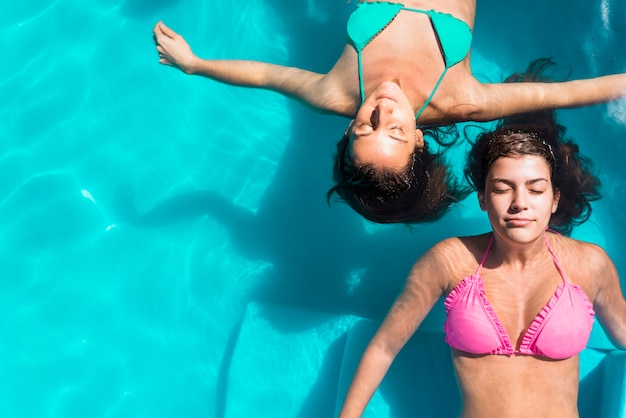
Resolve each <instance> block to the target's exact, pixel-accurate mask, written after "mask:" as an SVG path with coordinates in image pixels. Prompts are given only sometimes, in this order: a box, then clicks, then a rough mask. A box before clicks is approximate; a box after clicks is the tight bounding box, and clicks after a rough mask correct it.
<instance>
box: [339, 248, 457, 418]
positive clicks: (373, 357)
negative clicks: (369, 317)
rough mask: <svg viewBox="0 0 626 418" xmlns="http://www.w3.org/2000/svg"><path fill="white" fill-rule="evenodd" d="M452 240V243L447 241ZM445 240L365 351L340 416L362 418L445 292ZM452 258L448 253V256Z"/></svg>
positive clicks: (412, 277)
mask: <svg viewBox="0 0 626 418" xmlns="http://www.w3.org/2000/svg"><path fill="white" fill-rule="evenodd" d="M448 241H450V240H448ZM448 246H449V244H447V243H446V242H445V241H444V242H443V243H440V244H437V245H436V246H435V247H433V248H432V249H431V250H430V251H429V252H427V253H426V254H425V255H424V256H423V257H422V258H420V260H418V262H417V263H416V264H415V265H414V266H413V268H412V269H411V272H410V274H409V277H408V279H407V282H406V285H405V287H404V289H403V291H402V293H401V294H400V296H398V298H397V300H396V301H395V303H394V304H393V306H392V307H391V310H390V311H389V313H388V314H387V316H386V317H385V320H384V321H383V323H382V324H381V326H380V328H379V329H378V331H377V332H376V334H375V335H374V337H373V338H372V340H371V341H370V343H369V345H368V346H367V348H366V349H365V353H364V354H363V357H362V358H361V361H360V363H359V366H358V367H357V370H356V373H355V375H354V377H353V379H352V383H351V384H350V388H349V389H348V393H347V395H346V399H345V401H344V404H343V407H342V409H341V413H340V415H339V416H340V417H341V418H348V417H360V416H361V415H362V414H363V411H365V408H366V407H367V404H368V403H369V401H370V399H371V397H372V396H373V395H374V392H375V391H376V388H377V387H378V386H379V385H380V383H381V382H382V380H383V378H384V376H385V374H386V373H387V370H389V367H390V366H391V363H392V362H393V360H394V359H395V357H396V355H397V354H398V352H400V350H401V349H402V347H403V346H404V345H405V344H406V342H407V341H408V340H409V338H411V336H412V335H413V333H414V332H415V330H416V329H417V327H418V326H419V325H420V324H421V322H422V321H423V320H424V318H425V317H426V315H427V314H428V312H429V311H430V310H431V309H432V307H433V306H434V304H435V303H436V302H437V299H439V297H440V296H441V295H442V294H443V293H444V292H445V289H446V288H447V282H446V280H445V279H444V277H445V276H446V274H442V271H445V270H446V266H443V265H441V261H440V260H442V258H441V256H440V255H441V254H443V255H444V256H445V253H446V251H447V250H446V249H445V248H446V247H448ZM448 256H449V254H448Z"/></svg>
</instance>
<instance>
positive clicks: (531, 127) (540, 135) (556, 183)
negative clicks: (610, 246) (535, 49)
mask: <svg viewBox="0 0 626 418" xmlns="http://www.w3.org/2000/svg"><path fill="white" fill-rule="evenodd" d="M553 65H554V63H553V62H552V61H551V60H549V59H540V60H536V61H533V63H531V65H530V66H529V67H528V70H527V71H526V73H518V74H514V75H513V76H511V77H509V78H508V79H507V80H506V81H507V82H524V81H551V80H550V79H548V78H546V77H545V75H544V73H545V70H547V69H548V68H549V67H551V66H553ZM565 134H566V128H565V126H563V125H561V124H559V123H558V121H557V118H556V113H555V111H554V110H545V111H539V112H533V113H526V114H521V115H516V116H512V117H510V118H506V119H503V120H501V121H500V122H499V123H498V124H497V126H496V129H495V130H493V131H490V132H483V133H482V134H480V135H479V136H478V138H477V139H476V141H475V142H474V144H473V146H472V148H471V150H470V152H469V155H468V158H467V161H466V166H465V178H466V179H467V180H468V181H469V183H470V184H471V186H472V187H473V188H474V189H475V190H476V191H480V192H483V191H484V190H485V180H486V176H487V172H488V171H489V168H490V167H491V166H492V164H493V163H494V162H495V161H496V160H497V159H498V158H501V157H520V156H524V155H538V156H540V157H542V158H544V159H545V160H546V161H547V162H548V164H549V165H550V171H551V175H552V187H553V189H554V191H555V192H556V191H557V190H558V192H559V193H560V199H559V206H558V208H557V210H556V212H555V213H554V214H552V217H551V218H550V227H551V228H553V229H555V230H557V231H559V232H561V233H563V234H565V235H569V234H571V232H572V230H573V227H574V226H577V225H580V224H582V223H584V222H585V221H586V220H587V219H589V217H590V216H591V209H592V208H591V203H590V202H592V201H594V200H598V199H600V198H601V197H602V195H601V192H600V190H601V187H602V185H601V183H600V180H599V179H598V177H597V176H596V175H595V174H594V169H593V162H592V161H591V160H590V159H589V158H588V157H586V156H585V155H583V154H581V153H580V150H579V147H578V145H576V144H575V143H574V142H573V141H572V140H571V139H567V138H566V137H565Z"/></svg>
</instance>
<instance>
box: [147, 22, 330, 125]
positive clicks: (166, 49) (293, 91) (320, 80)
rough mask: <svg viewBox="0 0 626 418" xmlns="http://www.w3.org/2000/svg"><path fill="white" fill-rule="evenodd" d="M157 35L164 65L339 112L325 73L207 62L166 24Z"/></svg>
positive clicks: (257, 63)
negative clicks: (268, 91) (265, 90)
mask: <svg viewBox="0 0 626 418" xmlns="http://www.w3.org/2000/svg"><path fill="white" fill-rule="evenodd" d="M153 32H154V43H155V45H156V50H157V52H158V53H159V62H160V63H161V64H163V65H169V66H171V67H174V68H177V69H179V70H181V71H183V72H184V73H186V74H190V75H200V76H203V77H207V78H210V79H212V80H216V81H219V82H222V83H226V84H231V85H235V86H243V87H256V88H262V89H267V90H272V91H275V92H277V93H280V94H283V95H285V96H288V97H291V98H293V99H296V100H298V101H300V102H302V103H303V104H305V105H309V106H311V107H313V108H314V109H317V110H321V111H326V112H331V113H336V110H335V109H334V108H333V104H332V101H333V100H332V97H330V96H332V95H333V94H334V91H336V89H333V88H332V86H331V85H330V83H329V82H328V81H327V80H326V79H325V75H324V74H319V73H314V72H311V71H307V70H303V69H300V68H295V67H286V66H282V65H276V64H270V63H265V62H260V61H246V60H205V59H202V58H200V57H198V56H197V55H196V54H194V52H193V51H192V50H191V47H190V46H189V44H188V43H187V41H185V39H184V38H183V37H182V36H181V35H179V34H178V33H176V32H174V31H173V30H172V29H170V28H169V27H167V26H166V25H165V24H164V23H163V22H158V23H157V24H156V25H155V26H154V30H153Z"/></svg>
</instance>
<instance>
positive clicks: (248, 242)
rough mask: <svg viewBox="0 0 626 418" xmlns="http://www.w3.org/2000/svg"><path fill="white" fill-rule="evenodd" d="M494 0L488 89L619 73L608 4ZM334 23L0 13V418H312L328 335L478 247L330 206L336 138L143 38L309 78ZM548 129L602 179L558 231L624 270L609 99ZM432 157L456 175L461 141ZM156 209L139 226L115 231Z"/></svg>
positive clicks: (32, 8) (298, 111) (142, 1)
mask: <svg viewBox="0 0 626 418" xmlns="http://www.w3.org/2000/svg"><path fill="white" fill-rule="evenodd" d="M501 3H502V2H500V3H499V2H495V1H492V0H488V1H487V0H486V1H483V2H482V3H480V4H479V6H478V9H479V12H478V15H477V24H476V28H477V30H476V34H475V35H476V36H475V43H474V53H473V54H474V55H473V60H474V66H475V69H476V71H477V72H478V73H479V74H481V76H482V77H484V78H485V79H490V80H494V81H497V80H500V79H501V78H502V76H503V75H506V74H509V73H511V72H513V71H517V70H520V69H523V68H525V67H526V65H527V64H528V62H529V61H531V60H532V59H534V58H537V57H541V56H551V57H553V58H554V60H555V61H556V62H558V63H559V64H560V65H561V66H562V68H563V69H564V70H563V71H564V73H567V71H569V68H570V66H571V71H572V75H571V76H572V78H583V77H588V76H594V75H600V74H607V73H611V72H623V71H626V58H625V57H623V55H624V54H621V53H620V52H619V51H622V50H623V39H626V11H625V7H626V6H624V5H622V4H621V3H619V2H618V1H593V2H588V1H586V2H583V1H577V2H575V3H573V4H572V3H571V2H568V3H564V2H561V3H560V4H559V3H554V4H552V3H550V4H544V3H543V2H541V1H539V0H530V1H527V2H524V4H519V5H517V4H501ZM353 8H354V4H353V3H350V4H347V3H346V2H343V1H335V2H325V3H321V2H312V1H308V0H307V1H302V2H293V1H287V0H247V1H245V2H243V3H237V4H236V5H233V3H232V2H226V1H220V2H211V3H209V2H203V1H198V0H192V1H187V2H182V1H178V0H158V1H157V0H155V1H147V0H125V1H122V0H96V1H94V2H81V1H79V0H57V1H43V0H32V1H30V2H27V3H25V2H12V3H11V4H10V5H9V6H5V7H4V8H3V12H2V13H0V34H1V36H0V46H1V47H2V48H1V49H2V51H3V55H4V59H3V63H4V64H3V65H2V66H0V80H1V81H0V97H2V101H1V103H0V120H1V122H2V123H0V173H2V174H3V175H2V176H0V249H1V250H0V274H1V276H0V313H1V314H2V315H1V318H2V321H1V322H0V323H1V328H0V329H1V332H2V333H1V334H0V341H1V343H0V349H1V352H2V354H3V355H2V356H1V357H0V376H1V377H0V394H2V395H0V411H2V416H4V417H16V418H17V417H20V418H21V417H68V418H69V417H151V418H154V417H157V418H160V417H181V416H184V417H205V416H214V415H215V416H243V415H244V414H245V413H244V411H245V410H246V409H245V407H248V408H256V409H255V410H256V414H257V415H256V416H269V417H271V416H321V415H320V414H322V415H323V412H324V411H326V412H328V411H330V412H329V413H331V414H332V410H333V408H334V401H335V398H336V397H337V395H336V393H337V391H338V390H340V388H339V383H336V382H337V380H338V377H337V375H336V374H338V373H339V372H338V371H337V370H339V369H340V364H338V362H340V360H341V358H342V354H341V351H342V345H341V344H343V342H345V341H344V340H345V339H346V338H347V337H342V336H343V335H344V333H345V330H347V329H349V328H350V327H352V326H353V325H354V324H355V323H357V321H358V320H359V318H361V317H364V318H369V319H373V320H377V319H380V318H381V317H382V315H384V312H385V310H386V308H387V307H388V305H389V303H390V302H391V300H392V299H393V297H394V295H395V294H396V292H397V291H398V289H399V287H400V286H401V284H402V282H403V280H404V277H405V275H406V272H407V270H408V268H409V267H410V265H411V264H412V263H413V261H414V260H415V259H416V257H417V256H418V255H419V254H420V253H421V252H422V251H423V250H425V249H426V248H428V247H429V246H430V245H431V244H432V243H433V242H435V241H437V240H439V239H441V238H444V237H447V236H449V235H452V234H459V233H464V234H471V233H478V232H482V231H484V230H485V229H486V228H487V224H486V220H485V219H483V217H482V216H481V215H480V213H479V209H478V207H477V205H476V204H475V202H474V200H473V197H470V198H469V199H467V200H466V201H465V202H463V203H462V204H460V205H459V206H458V207H455V208H454V209H453V211H452V213H450V214H449V215H448V216H447V217H446V222H441V223H438V224H435V225H424V226H419V227H416V228H413V230H412V231H409V230H406V229H404V228H400V227H373V226H371V225H368V224H366V223H364V222H363V221H362V220H360V219H359V218H358V217H357V216H356V215H355V214H353V213H352V212H351V211H350V210H348V208H346V207H345V206H344V205H341V204H336V205H334V206H333V207H332V208H329V207H328V206H327V205H326V203H325V196H324V194H325V192H326V190H327V189H328V187H330V185H331V182H330V175H331V173H330V159H331V154H332V151H333V148H334V143H335V139H336V138H337V137H338V134H340V133H341V132H343V129H344V128H345V123H346V122H345V120H343V119H340V118H336V117H329V116H323V115H317V114H313V113H311V112H310V111H308V110H307V109H304V108H302V107H301V106H299V105H298V104H296V103H293V102H290V101H288V100H285V99H283V98H281V97H278V96H277V95H275V94H272V93H267V92H258V91H250V90H244V89H238V88H233V87H227V86H222V85H219V84H217V83H213V82H210V81H207V80H202V79H198V78H192V77H185V76H183V75H181V74H180V73H178V72H176V71H174V70H171V69H169V68H165V67H162V66H160V65H158V64H157V57H156V54H155V52H154V48H153V44H152V38H151V30H152V26H153V25H154V23H155V22H156V21H158V20H160V19H163V20H165V21H166V22H167V23H168V24H170V25H171V26H172V27H174V28H177V29H178V30H180V31H182V32H183V33H184V35H185V37H186V38H187V39H188V40H189V41H190V43H191V44H192V45H194V48H195V49H196V51H197V52H198V53H199V54H201V55H203V56H207V57H208V56H212V57H217V58H221V57H230V58H251V59H263V60H268V61H273V62H280V63H290V64H292V65H298V66H304V67H307V68H310V69H312V70H318V71H324V70H326V69H327V68H328V67H329V66H330V65H331V63H332V62H333V60H334V59H335V58H336V56H337V55H338V54H339V52H340V50H341V48H342V46H343V41H344V36H345V29H344V28H345V21H346V19H347V16H348V14H349V13H350V11H351V10H353ZM530 10H534V12H533V13H530ZM513 16H514V17H513ZM555 16H560V17H562V19H561V18H560V19H559V20H558V21H557V22H555ZM512 20H514V21H515V22H523V23H524V24H523V25H512V24H511V21H512ZM559 22H563V23H561V24H559ZM565 22H567V24H568V25H567V26H566V25H565ZM571 22H577V23H576V24H575V25H573V24H571ZM581 22H582V24H581ZM520 26H522V27H520ZM494 57H496V58H497V60H494V59H493V58H494ZM561 120H562V121H563V122H564V124H565V125H567V126H568V127H569V133H570V135H571V136H572V137H573V138H575V139H576V140H577V141H578V142H579V144H580V145H581V148H582V149H583V150H584V152H585V153H586V154H588V155H589V156H590V157H592V158H593V159H594V160H595V161H596V162H597V164H596V165H597V167H598V168H599V169H600V176H601V179H602V180H603V182H604V184H605V190H604V192H605V197H604V199H603V200H601V201H599V202H597V203H596V204H595V205H594V215H593V217H592V219H591V220H590V221H589V222H587V223H586V224H585V225H583V226H582V227H580V228H578V229H577V230H576V232H575V234H574V236H575V237H578V238H581V239H585V240H589V241H592V242H595V243H598V244H600V245H602V246H604V247H605V248H606V250H607V251H608V253H609V254H610V255H611V256H612V257H613V259H614V261H615V262H616V265H617V268H618V269H619V271H621V272H626V259H625V258H624V256H623V249H624V244H623V242H622V240H621V238H622V235H623V233H624V230H625V227H626V211H624V210H623V208H624V207H625V205H624V191H626V174H624V170H623V162H622V156H623V155H624V154H625V151H626V141H623V140H622V139H621V138H622V137H623V136H624V133H626V129H625V124H626V104H625V103H624V102H623V101H622V102H616V103H613V104H610V105H606V106H604V105H602V106H594V107H590V108H586V109H579V110H571V111H566V112H563V113H562V114H561ZM453 152H454V153H456V155H457V156H458V158H457V162H458V161H460V156H461V155H462V153H463V149H462V147H459V148H458V149H455V150H454V151H453ZM155 208H156V210H154V211H152V212H150V213H151V216H150V217H146V218H142V225H131V224H130V223H129V222H128V219H129V218H130V217H132V216H133V213H134V211H138V212H139V213H144V212H146V211H148V210H153V209H155ZM424 237H426V239H424ZM390 260H393V262H390ZM438 321H439V318H438V317H437V315H434V316H433V317H432V318H431V321H430V322H428V323H427V324H426V325H425V328H426V329H436V328H437V325H438ZM355 338H356V337H355ZM595 338H596V339H597V340H599V341H602V333H601V330H596V334H595ZM351 341H352V340H351ZM304 354H306V355H304ZM331 354H332V355H331ZM269 357H272V358H274V357H276V358H278V359H279V360H281V361H276V362H270V361H268V358H269ZM270 366H272V367H271V368H270ZM333 373H336V374H333ZM328 382H335V383H334V386H333V385H332V384H328ZM268 394H272V396H269V395H268ZM381 396H383V397H384V394H383V395H381ZM242 405H243V406H242ZM381 405H382V406H381V408H382V409H384V408H385V403H384V402H381ZM261 408H263V409H261ZM259 411H260V412H259ZM320 411H322V412H320ZM381 413H382V414H385V413H389V412H388V411H387V412H384V411H383V412H381ZM395 413H396V415H397V416H400V412H398V411H397V410H396V411H395ZM396 415H394V416H396ZM587 416H593V415H591V413H589V414H588V415H587Z"/></svg>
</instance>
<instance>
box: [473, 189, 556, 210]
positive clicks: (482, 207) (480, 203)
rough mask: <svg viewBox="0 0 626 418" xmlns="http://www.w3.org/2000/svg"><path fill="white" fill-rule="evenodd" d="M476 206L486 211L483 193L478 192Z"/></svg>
mask: <svg viewBox="0 0 626 418" xmlns="http://www.w3.org/2000/svg"><path fill="white" fill-rule="evenodd" d="M478 204H479V205H480V208H481V209H482V210H483V212H485V211H486V210H487V205H485V192H478ZM553 213H554V212H553Z"/></svg>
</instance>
